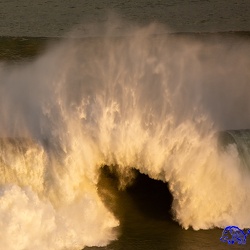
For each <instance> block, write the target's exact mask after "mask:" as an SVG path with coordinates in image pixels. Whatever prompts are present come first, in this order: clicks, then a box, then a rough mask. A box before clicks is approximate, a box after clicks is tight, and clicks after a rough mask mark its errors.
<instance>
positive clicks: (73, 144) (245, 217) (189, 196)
mask: <svg viewBox="0 0 250 250" xmlns="http://www.w3.org/2000/svg"><path fill="white" fill-rule="evenodd" d="M157 29H158V27H155V26H149V27H146V28H140V29H136V30H135V31H133V32H131V33H130V34H129V35H127V36H125V37H114V36H110V32H108V33H109V36H107V37H99V38H88V39H83V40H81V39H72V40H67V41H63V42H61V43H60V44H57V45H56V46H55V45H54V46H53V47H52V48H51V49H50V50H49V51H48V53H46V54H45V55H43V56H40V58H38V59H37V60H35V61H34V62H30V63H23V64H21V65H14V66H13V65H12V66H11V65H6V64H2V66H1V72H0V104H1V105H0V114H1V120H0V135H1V138H2V139H1V152H0V171H1V175H0V183H1V186H0V216H1V220H0V223H1V228H4V230H3V231H2V232H1V235H0V244H1V247H2V248H4V249H7V250H10V249H17V248H18V249H34V248H36V249H53V250H55V249H80V248H82V247H84V246H86V245H87V246H92V245H97V246H102V245H106V244H108V242H109V241H111V240H114V239H115V238H116V230H115V229H116V227H118V225H119V222H118V220H119V218H115V217H114V215H112V213H111V211H109V210H108V209H107V208H106V207H105V206H104V204H103V202H102V199H101V197H100V196H99V194H98V190H97V183H98V175H99V169H100V168H101V167H102V166H103V165H109V166H113V167H115V168H117V169H118V172H119V173H120V175H121V178H123V177H124V180H126V177H127V176H129V174H130V169H131V168H136V169H138V170H139V171H140V172H141V173H145V174H147V175H149V177H151V178H154V179H159V180H162V181H164V182H168V185H169V189H170V191H171V193H172V195H173V204H172V212H173V215H174V218H175V219H176V220H177V221H178V222H179V224H180V225H181V226H182V227H184V228H188V227H193V228H194V229H208V228H213V227H224V226H226V225H228V224H237V225H238V226H239V227H249V226H250V216H249V213H248V211H249V208H250V196H249V190H250V182H249V178H250V176H249V171H248V169H247V168H246V167H244V166H243V164H242V162H241V161H240V158H239V157H238V151H237V148H236V147H235V146H234V145H229V146H228V147H227V148H226V150H224V151H221V150H218V146H217V139H216V133H217V131H220V130H224V129H232V128H233V129H240V128H249V126H250V116H249V115H248V114H249V110H250V101H249V98H248V93H249V91H250V85H249V79H250V75H249V70H248V69H249V66H250V59H249V58H250V57H249V51H250V50H249V43H247V42H244V41H242V40H240V39H232V38H228V39H226V38H223V37H220V38H212V39H208V40H206V39H198V40H197V39H195V38H192V37H187V36H180V35H179V36H178V35H176V36H173V35H154V34H155V33H157V32H156V31H157ZM111 33H112V32H111ZM166 212H167V211H166Z"/></svg>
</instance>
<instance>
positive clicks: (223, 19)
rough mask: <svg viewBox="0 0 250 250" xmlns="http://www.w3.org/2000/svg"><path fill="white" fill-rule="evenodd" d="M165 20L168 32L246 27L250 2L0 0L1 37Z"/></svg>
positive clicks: (208, 0)
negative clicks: (117, 21) (116, 20)
mask: <svg viewBox="0 0 250 250" xmlns="http://www.w3.org/2000/svg"><path fill="white" fill-rule="evenodd" d="M109 12H112V13H113V14H114V13H115V14H116V15H118V16H119V17H120V18H121V19H122V20H123V21H127V22H132V23H139V24H145V23H150V22H152V21H157V22H160V23H164V24H165V25H167V26H168V27H170V28H171V29H172V30H173V31H186V32H188V31H199V32H201V31H209V32H216V31H239V30H240V31H249V30H250V1H249V0H154V1H153V0H151V1H150V0H110V1H108V0H70V1H61V0H35V1H34V0H33V1H32V0H22V1H20V0H12V1H6V0H0V36H62V35H63V34H65V33H66V32H68V31H70V30H72V28H74V27H76V26H78V25H83V26H84V25H86V26H88V25H89V24H93V23H104V22H105V21H106V20H107V18H108V16H109V14H107V13H109Z"/></svg>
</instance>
